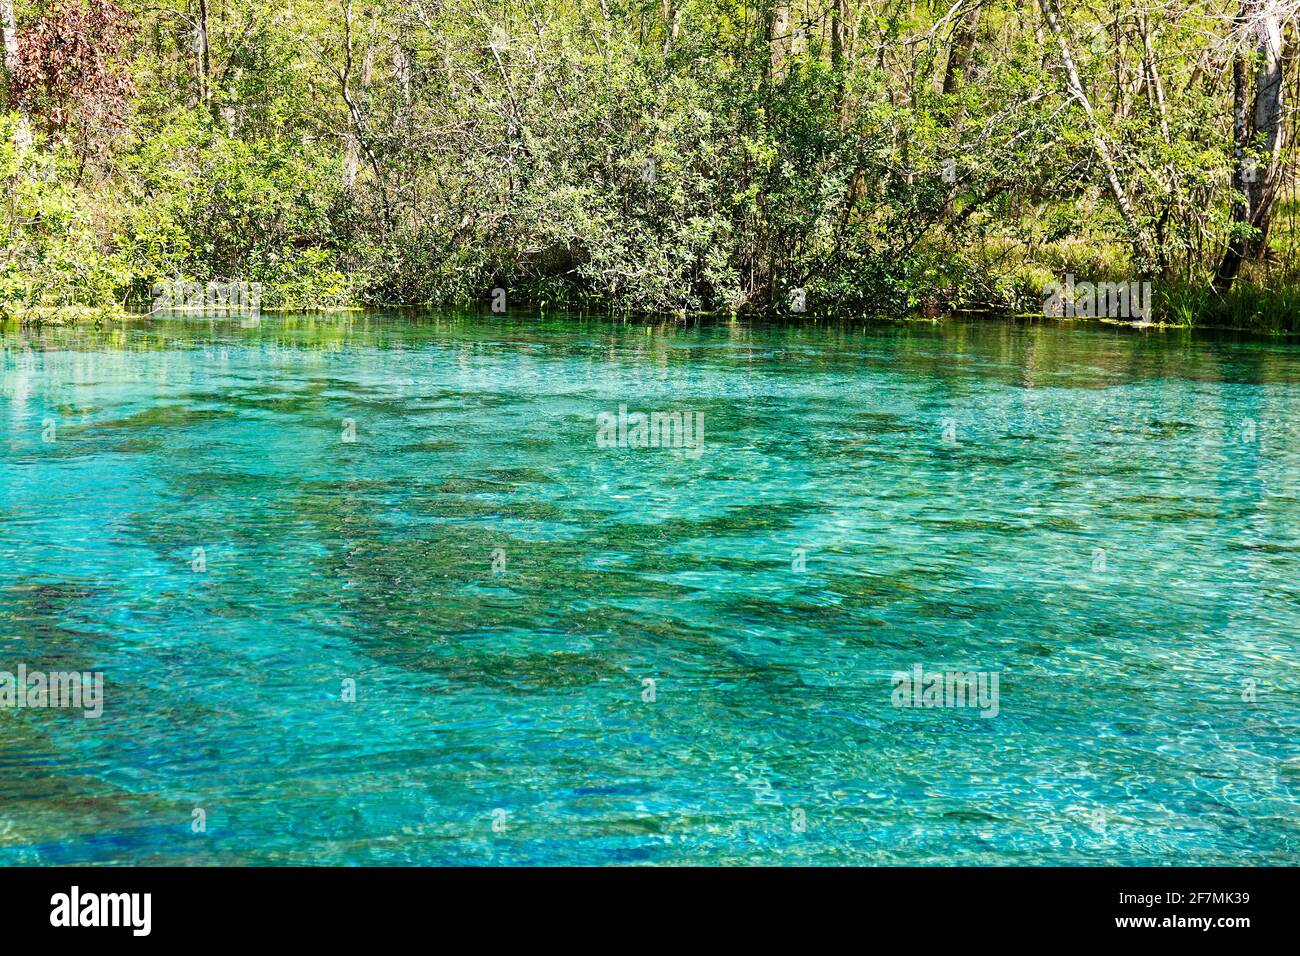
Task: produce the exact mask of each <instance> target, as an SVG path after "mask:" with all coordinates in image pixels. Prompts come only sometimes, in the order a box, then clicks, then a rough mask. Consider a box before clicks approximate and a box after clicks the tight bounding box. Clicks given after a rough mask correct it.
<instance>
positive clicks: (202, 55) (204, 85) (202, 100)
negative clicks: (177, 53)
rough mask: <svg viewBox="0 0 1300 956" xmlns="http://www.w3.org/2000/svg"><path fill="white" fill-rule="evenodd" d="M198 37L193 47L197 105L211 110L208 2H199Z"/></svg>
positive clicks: (204, 0)
mask: <svg viewBox="0 0 1300 956" xmlns="http://www.w3.org/2000/svg"><path fill="white" fill-rule="evenodd" d="M197 30H198V35H197V36H196V37H195V38H194V39H195V46H196V47H197V50H196V51H195V52H196V53H197V54H198V71H199V105H200V106H202V107H203V108H204V109H207V110H210V109H211V108H212V61H211V54H210V53H209V51H208V0H199V22H198V27H197Z"/></svg>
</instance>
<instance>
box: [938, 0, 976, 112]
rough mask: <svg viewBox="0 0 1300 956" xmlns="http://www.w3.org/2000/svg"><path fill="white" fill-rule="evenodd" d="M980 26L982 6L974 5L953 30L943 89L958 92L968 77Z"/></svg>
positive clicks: (946, 91) (948, 91) (947, 91)
mask: <svg viewBox="0 0 1300 956" xmlns="http://www.w3.org/2000/svg"><path fill="white" fill-rule="evenodd" d="M979 27H980V8H979V7H978V6H976V7H972V8H971V9H970V10H967V11H966V12H965V13H964V14H962V16H961V18H960V19H958V21H957V26H956V28H955V29H954V30H953V31H952V45H951V46H950V47H949V49H948V67H947V69H946V70H944V73H943V91H944V92H945V93H956V92H957V87H958V86H959V85H960V83H961V81H962V80H965V79H967V78H968V77H967V68H968V67H969V64H970V55H971V51H972V50H974V48H975V37H976V35H977V34H978V32H979Z"/></svg>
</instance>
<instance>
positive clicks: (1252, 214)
mask: <svg viewBox="0 0 1300 956" xmlns="http://www.w3.org/2000/svg"><path fill="white" fill-rule="evenodd" d="M1237 24H1238V26H1239V27H1240V28H1242V29H1245V28H1248V27H1250V28H1253V32H1254V36H1255V51H1254V52H1255V63H1256V66H1255V83H1254V104H1253V108H1252V105H1251V100H1250V96H1251V88H1250V87H1251V82H1250V67H1249V65H1248V63H1247V57H1246V56H1245V55H1244V51H1239V52H1238V53H1237V56H1236V57H1235V59H1234V60H1233V83H1232V120H1233V122H1232V126H1233V135H1234V137H1235V139H1236V143H1235V158H1236V163H1237V168H1236V170H1235V172H1234V174H1233V186H1234V188H1235V189H1236V190H1237V191H1238V192H1239V193H1240V194H1241V196H1240V198H1239V199H1238V200H1237V202H1236V203H1235V204H1234V205H1233V207H1232V223H1233V227H1234V230H1235V234H1234V235H1233V236H1232V237H1231V238H1230V239H1229V240H1228V247H1227V249H1225V250H1224V253H1223V258H1222V259H1220V260H1219V266H1218V268H1217V269H1215V271H1214V287H1215V288H1216V289H1218V290H1220V291H1221V292H1226V291H1227V290H1228V289H1230V288H1231V287H1232V283H1233V281H1234V280H1235V279H1236V278H1237V274H1238V273H1239V272H1240V271H1241V266H1242V263H1243V262H1245V261H1246V260H1247V259H1256V258H1258V257H1259V256H1260V255H1261V254H1263V253H1264V252H1266V251H1267V248H1268V233H1269V226H1270V225H1272V221H1273V207H1274V204H1275V201H1276V199H1277V193H1278V188H1279V186H1280V185H1281V181H1282V162H1281V160H1282V146H1283V133H1284V127H1283V123H1282V115H1283V109H1284V106H1285V104H1284V102H1283V90H1284V85H1283V76H1282V65H1283V58H1282V20H1281V16H1280V14H1279V13H1278V12H1277V10H1276V9H1275V8H1273V7H1270V6H1269V5H1268V3H1267V0H1242V4H1241V10H1240V13H1239V14H1238V17H1237Z"/></svg>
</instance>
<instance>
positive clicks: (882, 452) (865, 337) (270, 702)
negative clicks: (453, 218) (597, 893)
mask: <svg viewBox="0 0 1300 956" xmlns="http://www.w3.org/2000/svg"><path fill="white" fill-rule="evenodd" d="M0 346H2V347H3V351H2V352H0V489H3V491H2V492H0V670H9V671H15V670H16V669H17V667H18V665H19V664H20V663H24V664H26V666H27V667H28V668H29V669H45V670H72V669H76V670H96V671H102V672H103V673H104V675H105V681H106V706H105V711H104V714H103V716H102V717H101V718H99V719H85V718H83V717H82V716H81V715H80V714H79V713H74V712H69V711H56V710H34V709H26V710H18V709H7V710H0V864H18V863H31V864H60V863H62V864H74V863H141V864H202V863H226V864H233V863H260V864H267V863H271V864H313V863H320V864H338V863H347V864H401V863H421V864H453V863H455V864H459V863H471V864H476V863H484V864H487V863H497V864H537V863H549V864H566V863H580V864H599V863H659V864H684V863H769V864H772V863H792V864H804V863H810V864H811V863H816V864H830V863H855V864H886V863H889V864H897V863H902V864H926V863H959V864H1042V863H1067V864H1068V863H1117V864H1118V863H1122V864H1279V863H1294V862H1295V860H1296V850H1297V847H1298V846H1300V831H1298V825H1297V820H1298V819H1300V818H1298V816H1297V810H1298V806H1297V790H1298V788H1300V747H1297V744H1296V741H1297V728H1298V723H1300V720H1298V718H1300V695H1298V694H1297V684H1296V677H1297V664H1298V663H1300V654H1298V643H1300V640H1298V637H1297V635H1298V634H1300V523H1298V521H1297V519H1298V518H1300V446H1298V445H1297V441H1296V438H1297V429H1298V428H1300V424H1297V423H1298V421H1300V414H1298V413H1300V348H1297V347H1296V346H1294V345H1290V344H1285V343H1274V342H1258V341H1256V342H1251V341H1238V340H1229V339H1215V338H1208V337H1190V336H1186V335H1177V334H1168V333H1158V332H1153V333H1147V334H1136V333H1133V332H1129V331H1124V330H1120V329H1111V328H1104V327H1093V328H1088V327H1083V326H1077V327H1071V326H1068V325H1061V326H1058V325H1029V326H1017V325H1010V324H1005V323H960V322H951V323H943V324H937V325H930V324H920V325H916V324H912V325H868V326H832V327H829V328H827V327H818V326H809V327H804V328H765V327H756V326H750V325H745V324H719V325H704V326H686V327H681V326H675V325H663V326H661V325H653V324H651V325H647V324H644V323H627V324H624V323H621V322H614V321H610V320H608V319H582V318H549V317H547V318H538V317H532V316H517V317H511V318H502V317H474V316H463V315H433V316H416V317H412V316H395V315H387V316H386V315H366V316H350V317H345V318H339V317H328V316H325V317H323V316H316V317H310V316H285V317H268V316H264V317H263V318H262V319H261V321H260V323H259V324H256V325H254V324H253V323H251V322H248V321H244V322H242V323H241V321H240V320H238V319H224V318H223V319H211V320H209V319H199V318H188V319H186V318H166V319H155V320H152V321H144V322H139V323H135V324H131V325H129V326H114V327H111V328H107V329H102V330H95V329H84V328H83V329H63V330H60V329H47V330H42V331H39V332H33V331H20V330H18V329H17V328H15V327H14V326H12V325H10V326H6V327H4V328H3V330H2V331H0ZM620 405H627V406H628V408H629V409H630V410H632V411H645V412H650V411H675V410H676V411H684V412H702V413H703V415H704V421H705V447H704V450H703V453H702V454H700V455H698V456H694V455H691V454H687V453H683V452H681V451H678V450H675V449H650V448H647V449H601V448H597V446H596V441H595V437H596V419H597V415H598V414H599V413H601V412H607V411H614V412H616V411H617V409H618V407H619V406H620ZM51 424H52V425H53V431H52V432H51V431H50V425H51ZM353 434H355V440H354V441H352V440H348V439H350V438H352V436H353ZM49 438H53V440H46V439H49ZM196 549H202V551H201V552H199V551H196ZM498 549H499V550H498ZM800 549H801V550H800ZM494 554H495V555H496V569H495V571H494V567H493V562H494ZM199 555H201V556H202V558H203V560H202V562H198V561H197V557H198V556H199ZM502 561H504V567H502ZM196 567H198V568H200V569H199V570H196ZM799 567H803V570H802V571H800V570H798V568H799ZM918 663H919V664H922V665H924V666H925V667H926V668H928V669H954V670H963V671H981V672H989V673H997V674H998V675H999V680H1000V685H999V687H1000V700H999V712H998V714H997V716H996V717H993V718H985V717H982V716H981V715H980V712H979V710H977V709H973V708H953V709H949V708H936V709H924V708H920V709H915V708H898V707H894V706H892V703H891V698H892V685H891V675H892V674H893V673H894V672H896V671H900V670H910V669H911V668H912V667H913V665H915V664H918ZM347 682H355V688H356V700H355V701H354V702H353V701H347V700H344V696H345V693H344V691H345V688H347V687H350V686H352V684H350V683H347ZM649 682H652V683H649ZM651 697H653V699H652V700H651V699H649V698H651ZM196 808H197V809H202V810H203V814H204V817H205V820H206V832H202V833H195V832H193V830H194V826H193V821H194V819H195V813H194V811H195V810H196ZM494 824H495V825H494Z"/></svg>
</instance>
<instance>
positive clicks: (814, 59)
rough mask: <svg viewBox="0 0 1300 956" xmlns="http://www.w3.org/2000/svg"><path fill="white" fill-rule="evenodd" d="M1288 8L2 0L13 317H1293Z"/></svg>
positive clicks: (4, 292)
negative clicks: (1110, 285)
mask: <svg viewBox="0 0 1300 956" xmlns="http://www.w3.org/2000/svg"><path fill="white" fill-rule="evenodd" d="M1298 9H1300V0H1159V2H1151V3H1135V2H1132V0H1124V2H1120V0H1116V2H1113V3H1107V4H1101V3H1088V2H1082V0H952V2H950V0H938V2H926V0H907V2H904V0H802V2H798V0H759V2H748V0H405V2H400V3H393V2H388V0H161V2H160V3H158V4H157V5H155V4H154V3H145V2H138V0H120V2H118V3H114V2H110V0H0V21H2V22H3V32H4V71H3V72H4V78H3V99H4V109H3V112H0V177H2V178H3V180H4V182H5V200H4V203H3V206H2V207H0V233H2V234H3V243H2V245H0V309H2V310H3V312H4V313H5V314H6V315H10V316H14V315H17V316H30V315H33V314H35V315H56V314H58V315H62V314H67V313H69V312H73V313H75V312H76V311H77V310H81V311H82V312H85V313H90V312H102V311H103V310H116V311H121V310H129V309H148V308H149V305H150V302H151V301H152V296H153V290H155V289H156V288H157V286H158V284H159V283H160V282H169V281H175V280H181V279H184V280H197V281H200V282H204V281H208V280H232V281H241V282H256V283H260V284H261V286H262V290H263V291H262V299H261V302H262V306H263V307H264V308H268V307H269V308H288V309H316V308H330V307H341V306H356V305H393V304H442V305H473V304H479V305H480V307H484V308H486V307H487V304H488V303H489V302H493V303H499V302H501V301H507V302H508V303H509V305H510V306H511V307H516V306H525V305H527V306H530V307H541V308H551V307H554V308H591V309H613V310H618V311H626V312H647V313H668V314H691V313H701V312H707V313H719V314H729V313H756V314H774V313H781V314H786V315H789V316H791V317H792V318H793V319H795V320H798V319H800V318H808V317H814V316H823V315H834V316H839V315H849V316H851V315H863V314H876V313H880V312H892V313H905V312H921V313H935V312H940V311H943V310H948V309H977V310H989V311H995V312H1027V313H1035V312H1036V313H1038V314H1042V312H1043V308H1044V306H1043V302H1044V289H1045V288H1046V287H1048V286H1049V285H1050V284H1052V283H1061V282H1063V281H1065V280H1066V277H1070V280H1071V281H1073V280H1074V279H1076V278H1077V279H1078V280H1079V281H1084V280H1087V281H1091V282H1098V281H1112V280H1113V281H1123V282H1131V281H1134V280H1138V279H1141V280H1143V281H1150V282H1151V284H1152V287H1153V289H1154V307H1153V310H1152V311H1153V317H1154V318H1155V319H1156V320H1157V321H1163V322H1172V323H1179V324H1223V325H1236V326H1251V327H1257V328H1265V329H1273V330H1294V329H1300V267H1298V266H1297V256H1296V246H1297V242H1298V241H1300V236H1298V235H1297V213H1298V212H1300V207H1298V204H1297V197H1296V177H1295V157H1296V143H1297V137H1296V129H1295V127H1296V117H1297V112H1296V109H1295V104H1296V103H1297V93H1300V91H1298V90H1297V85H1298V83H1300V68H1298V66H1297V64H1298V63H1300V43H1298V41H1300V30H1298V29H1297V10H1298ZM494 290H497V291H495V292H494ZM500 290H504V291H500Z"/></svg>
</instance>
